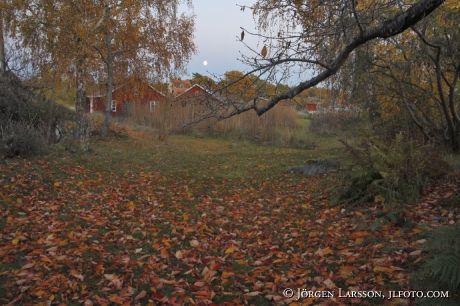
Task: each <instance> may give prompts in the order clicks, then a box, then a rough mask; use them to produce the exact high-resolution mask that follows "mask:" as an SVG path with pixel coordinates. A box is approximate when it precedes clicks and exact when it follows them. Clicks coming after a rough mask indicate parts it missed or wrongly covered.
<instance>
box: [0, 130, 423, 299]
mask: <svg viewBox="0 0 460 306" xmlns="http://www.w3.org/2000/svg"><path fill="white" fill-rule="evenodd" d="M305 124H307V123H305ZM342 136H343V135H342ZM337 138H338V136H328V137H326V136H325V137H322V138H320V139H317V140H316V141H317V144H318V147H317V148H316V149H315V150H306V149H291V148H282V147H271V146H257V145H255V144H252V143H249V142H238V141H231V140H221V139H209V138H193V137H188V136H172V137H169V138H168V139H167V140H166V141H158V140H157V139H156V137H155V136H154V135H153V134H149V133H140V132H133V133H131V134H130V137H129V138H126V139H113V138H107V139H95V140H94V141H93V143H92V147H93V148H94V150H93V152H91V153H74V154H71V153H69V152H67V151H65V150H63V149H59V148H57V149H55V150H54V151H53V153H52V154H50V155H49V156H46V157H44V158H42V159H37V160H9V161H2V162H1V163H0V186H2V187H1V189H0V212H1V215H2V218H1V220H0V230H1V234H0V257H1V263H0V303H2V304H8V303H11V304H15V305H58V304H62V305H81V304H83V303H84V305H93V304H94V305H137V304H139V305H157V304H171V305H183V304H189V305H208V304H211V303H214V304H223V305H243V304H254V305H271V304H277V303H279V304H281V303H290V302H295V301H294V300H295V299H297V290H298V289H299V288H300V290H302V289H307V290H315V291H321V290H330V291H334V292H335V294H336V298H335V299H334V300H330V299H319V298H316V297H309V298H302V299H301V300H299V301H297V302H298V303H299V304H298V305H300V304H302V303H303V304H304V305H309V304H316V303H319V302H320V301H325V302H327V303H332V304H334V305H338V304H343V305H348V304H349V303H350V302H354V303H371V304H382V303H383V300H382V299H359V298H354V299H351V298H338V297H337V294H338V288H342V292H345V291H347V290H379V291H382V292H387V291H388V290H394V289H395V288H402V287H404V286H405V285H406V284H407V282H408V273H407V272H406V270H407V269H408V268H409V267H411V265H412V264H413V262H414V261H415V260H416V259H417V258H416V257H413V256H409V255H408V253H407V252H404V251H402V249H403V248H413V247H415V246H416V245H417V242H416V238H417V235H418V233H419V232H420V231H419V230H418V229H417V228H409V229H407V228H400V227H397V226H394V225H392V224H388V225H385V226H383V227H382V228H381V229H379V230H378V231H370V230H369V229H368V225H369V224H370V223H372V222H373V221H374V219H373V217H372V216H367V215H365V214H362V213H361V212H358V211H354V210H347V209H343V208H342V207H338V206H336V207H331V206H330V205H329V204H330V203H329V200H330V192H329V189H330V188H329V187H331V186H332V185H333V184H334V180H333V179H332V178H331V177H328V176H324V177H316V178H305V177H302V176H299V175H288V174H285V173H284V170H285V169H286V167H288V166H292V165H301V164H304V163H305V162H306V161H307V160H308V159H311V158H320V157H321V158H324V157H333V158H337V159H339V160H342V161H343V150H342V148H341V147H340V144H339V143H338V142H337ZM395 250H396V251H397V252H395ZM399 251H400V252H399ZM286 288H291V289H293V290H294V292H295V295H294V297H293V299H294V300H293V299H288V298H286V297H285V296H283V290H284V289H286ZM332 304H331V305H332Z"/></svg>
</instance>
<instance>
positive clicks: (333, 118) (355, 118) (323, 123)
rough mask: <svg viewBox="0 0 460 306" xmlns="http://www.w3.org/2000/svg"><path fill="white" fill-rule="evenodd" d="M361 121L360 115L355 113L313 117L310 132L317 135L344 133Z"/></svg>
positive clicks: (333, 113)
mask: <svg viewBox="0 0 460 306" xmlns="http://www.w3.org/2000/svg"><path fill="white" fill-rule="evenodd" d="M360 121H362V120H361V115H360V113H357V112H353V111H338V112H331V113H321V114H317V115H315V116H312V117H311V122H310V126H309V130H310V132H312V133H315V134H330V133H336V132H342V131H344V130H346V129H348V128H349V127H350V126H354V127H355V126H356V123H357V122H360Z"/></svg>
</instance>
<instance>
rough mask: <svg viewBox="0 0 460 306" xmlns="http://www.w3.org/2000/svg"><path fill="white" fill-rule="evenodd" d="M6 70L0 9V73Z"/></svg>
mask: <svg viewBox="0 0 460 306" xmlns="http://www.w3.org/2000/svg"><path fill="white" fill-rule="evenodd" d="M5 71H6V56H5V38H4V36H3V11H1V10H0V75H3V74H5Z"/></svg>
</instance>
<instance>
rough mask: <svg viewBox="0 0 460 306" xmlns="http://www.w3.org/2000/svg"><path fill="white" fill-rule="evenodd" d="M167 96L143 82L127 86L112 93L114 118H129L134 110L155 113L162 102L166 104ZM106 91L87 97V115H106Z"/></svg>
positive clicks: (117, 88)
mask: <svg viewBox="0 0 460 306" xmlns="http://www.w3.org/2000/svg"><path fill="white" fill-rule="evenodd" d="M166 100H167V99H166V96H165V95H164V94H163V93H161V92H160V91H158V90H156V89H155V88H154V87H152V86H151V85H148V84H147V83H143V82H136V83H133V84H125V85H122V86H119V87H116V88H114V89H113V91H112V101H111V108H112V116H113V117H115V116H117V117H118V116H129V115H131V114H132V112H133V110H134V108H144V109H145V111H149V112H153V111H155V107H156V106H157V105H158V103H160V102H165V101H166ZM105 107H106V90H105V89H104V90H99V91H97V92H95V93H93V94H91V95H89V96H87V97H86V112H87V113H96V112H98V113H105Z"/></svg>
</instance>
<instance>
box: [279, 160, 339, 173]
mask: <svg viewBox="0 0 460 306" xmlns="http://www.w3.org/2000/svg"><path fill="white" fill-rule="evenodd" d="M338 168H340V163H339V162H338V161H336V160H333V159H317V160H309V161H307V163H306V164H305V165H304V166H293V167H288V168H287V169H286V173H299V174H303V175H307V176H313V175H320V174H325V173H328V172H331V171H333V170H336V169H338Z"/></svg>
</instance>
